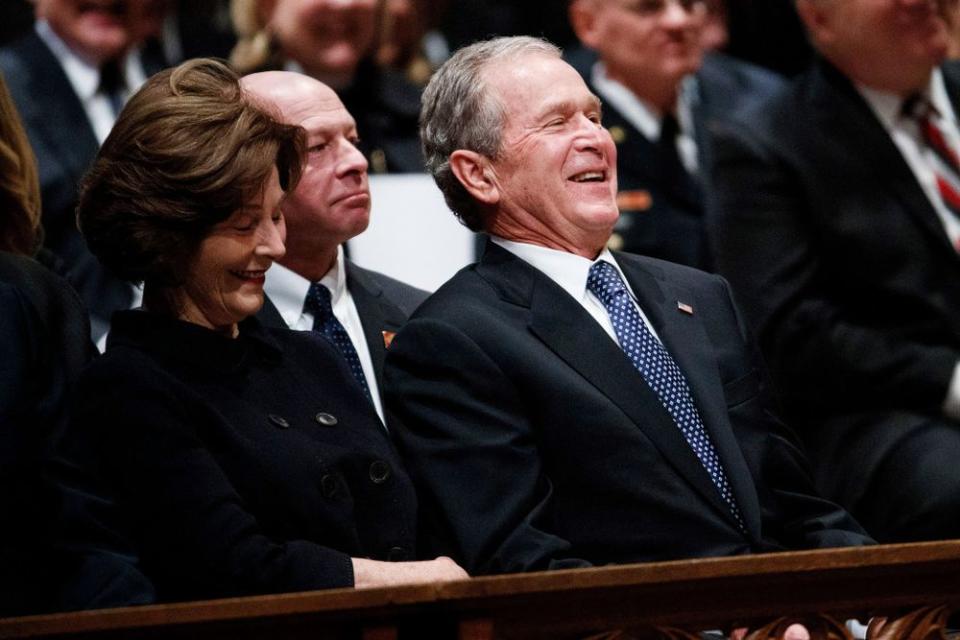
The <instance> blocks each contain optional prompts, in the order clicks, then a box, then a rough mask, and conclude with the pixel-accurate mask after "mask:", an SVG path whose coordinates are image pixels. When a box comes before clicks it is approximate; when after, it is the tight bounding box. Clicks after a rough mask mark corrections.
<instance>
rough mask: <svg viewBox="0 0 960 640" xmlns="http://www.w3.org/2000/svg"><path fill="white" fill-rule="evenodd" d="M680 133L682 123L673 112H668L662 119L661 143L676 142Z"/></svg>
mask: <svg viewBox="0 0 960 640" xmlns="http://www.w3.org/2000/svg"><path fill="white" fill-rule="evenodd" d="M679 133H680V123H679V122H677V118H676V117H675V116H674V115H673V114H672V113H668V114H666V115H664V116H663V118H661V119H660V143H661V144H666V143H670V144H674V143H675V142H676V140H677V135H679Z"/></svg>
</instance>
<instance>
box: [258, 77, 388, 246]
mask: <svg viewBox="0 0 960 640" xmlns="http://www.w3.org/2000/svg"><path fill="white" fill-rule="evenodd" d="M285 75H287V76H288V80H287V81H282V82H280V83H279V84H278V86H277V87H275V90H274V91H272V92H270V93H269V95H267V96H266V97H268V98H269V99H270V100H272V101H273V102H274V103H275V104H276V105H277V107H278V108H279V109H280V112H281V114H282V117H283V120H284V121H285V122H287V123H289V124H295V125H299V126H301V127H303V128H304V129H305V130H306V132H307V147H308V152H307V162H306V166H305V167H304V170H303V176H302V178H301V179H300V183H299V184H298V185H297V188H296V190H295V191H294V192H293V193H291V194H288V195H287V198H286V199H285V201H284V204H283V206H282V209H283V213H284V215H285V216H286V218H287V229H288V247H287V257H288V258H296V257H297V256H296V255H294V253H295V252H298V251H305V252H308V251H313V250H315V249H316V248H317V247H329V246H336V245H339V244H340V243H342V242H346V241H347V240H349V239H350V238H352V237H353V236H355V235H357V234H359V233H361V232H362V231H363V230H364V229H366V228H367V224H369V222H370V189H369V185H368V182H367V161H366V159H365V158H364V157H363V154H362V153H360V151H359V150H358V149H357V147H356V142H357V139H358V138H357V126H356V123H355V122H354V120H353V117H352V116H351V115H350V113H349V112H348V111H347V110H346V108H345V107H344V106H343V103H342V102H340V99H339V98H338V97H337V95H336V94H335V93H334V92H333V91H332V90H330V89H329V88H328V87H326V86H325V85H323V84H321V83H319V82H317V81H315V80H313V79H311V78H307V77H305V76H297V75H293V74H285ZM253 89H254V92H255V93H256V87H255V86H254V87H253ZM304 258H306V256H304Z"/></svg>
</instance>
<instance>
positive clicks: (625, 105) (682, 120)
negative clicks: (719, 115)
mask: <svg viewBox="0 0 960 640" xmlns="http://www.w3.org/2000/svg"><path fill="white" fill-rule="evenodd" d="M590 82H591V84H593V87H594V88H595V89H596V90H597V93H599V94H600V97H601V98H603V100H604V102H606V103H607V104H609V105H610V106H612V107H613V108H614V109H616V110H617V111H618V112H620V114H621V115H622V116H623V117H624V118H626V120H627V121H628V122H630V124H632V125H633V126H634V127H635V128H636V129H637V130H638V131H639V132H640V133H642V134H643V136H644V137H645V138H647V140H653V141H655V140H659V139H660V123H661V120H662V119H663V114H662V113H661V112H660V110H659V109H657V108H656V107H655V106H653V105H652V104H650V103H649V102H647V101H646V100H644V99H643V98H641V97H639V96H638V95H637V94H635V93H634V92H633V91H632V90H631V89H629V88H628V87H627V86H626V85H623V84H621V83H620V82H617V81H616V80H614V79H613V78H611V77H610V76H608V75H607V68H606V66H604V64H603V62H596V63H595V64H594V65H593V68H592V69H591V71H590ZM699 95H700V88H699V86H698V83H697V77H696V75H694V74H690V75H688V76H687V77H685V78H684V79H683V80H682V81H681V83H680V91H679V94H678V99H677V122H678V123H679V125H680V130H681V131H682V132H684V133H687V134H689V132H690V131H692V130H693V113H692V111H691V105H692V104H693V103H695V102H696V101H697V100H699Z"/></svg>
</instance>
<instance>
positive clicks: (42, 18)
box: [0, 0, 158, 340]
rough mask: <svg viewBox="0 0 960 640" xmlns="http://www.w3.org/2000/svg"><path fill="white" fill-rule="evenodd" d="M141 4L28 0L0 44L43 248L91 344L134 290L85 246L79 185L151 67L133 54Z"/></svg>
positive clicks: (130, 300) (1, 68) (130, 299)
mask: <svg viewBox="0 0 960 640" xmlns="http://www.w3.org/2000/svg"><path fill="white" fill-rule="evenodd" d="M141 8H142V6H141V4H140V0H119V1H114V0H109V1H108V0H36V2H35V4H34V9H35V15H36V22H35V24H34V28H33V29H32V30H31V31H29V32H28V33H27V34H26V35H25V36H23V37H22V38H20V39H19V40H16V41H14V42H12V43H10V44H8V45H7V46H4V47H3V48H0V71H2V72H3V73H4V75H5V76H6V78H7V81H8V82H9V85H10V92H11V94H12V95H13V99H14V102H15V103H16V105H17V108H18V110H19V111H20V114H21V115H22V117H23V121H24V125H25V127H26V131H27V136H28V138H29V139H30V142H31V144H32V146H33V149H34V152H35V153H36V157H37V164H38V168H39V178H40V189H41V193H42V196H43V198H42V200H43V216H42V221H43V229H44V244H45V246H46V247H47V248H49V249H50V250H51V251H52V252H53V253H54V254H55V255H56V256H57V258H58V259H59V260H61V261H62V269H63V270H64V271H65V273H66V274H67V276H68V279H69V280H70V282H71V284H73V286H74V287H75V288H76V290H77V291H78V293H79V294H80V296H81V298H82V299H83V301H84V303H85V305H86V306H87V309H88V311H89V312H90V314H91V330H92V336H93V338H94V339H95V340H98V339H100V338H101V337H102V336H103V335H104V334H105V333H106V331H107V328H108V326H109V319H110V314H111V313H112V312H113V311H114V310H115V309H121V308H128V307H130V306H132V305H133V304H134V303H135V302H136V300H137V298H138V295H139V294H138V292H137V291H136V290H135V289H134V288H133V287H131V286H130V285H129V284H127V283H124V282H122V281H121V280H120V279H119V278H117V277H116V275H115V274H112V273H110V272H109V271H108V270H105V269H104V268H103V267H102V266H101V265H100V264H99V263H98V262H97V261H96V260H95V259H94V258H93V256H92V255H91V254H90V251H89V250H88V249H87V246H86V244H85V243H84V241H83V237H82V236H81V235H80V233H79V231H78V230H77V226H76V221H75V219H74V209H75V207H76V202H77V184H78V183H79V181H80V178H81V177H82V175H83V173H84V172H85V171H86V170H87V168H88V167H89V164H90V162H91V161H92V160H93V157H94V155H95V154H96V151H97V148H98V147H99V145H100V143H101V142H103V140H104V139H105V138H106V137H107V134H108V133H109V132H110V128H111V126H112V125H113V122H114V120H115V118H116V114H117V112H118V111H119V109H120V108H121V106H122V104H123V101H124V100H125V99H126V98H127V96H129V95H130V93H131V92H132V91H134V90H135V89H136V88H137V87H138V86H140V84H141V83H142V82H143V81H144V80H145V79H146V77H147V76H148V75H150V73H152V72H153V71H156V70H158V69H157V68H156V67H154V68H151V67H150V66H149V65H147V64H145V62H146V61H144V60H143V59H142V58H141V56H140V55H139V51H138V50H137V49H136V45H137V44H138V39H139V38H140V37H141V36H142V31H141V27H140V26H139V22H138V21H139V19H140V18H141V17H142V14H141V11H140V10H141Z"/></svg>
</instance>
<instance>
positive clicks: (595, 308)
mask: <svg viewBox="0 0 960 640" xmlns="http://www.w3.org/2000/svg"><path fill="white" fill-rule="evenodd" d="M490 239H491V241H492V242H493V243H494V244H496V245H498V246H501V247H503V248H504V249H506V250H507V251H509V252H510V253H512V254H513V255H515V256H517V257H518V258H520V259H521V260H523V261H524V262H526V263H527V264H529V265H531V266H532V267H534V268H536V269H538V270H540V271H542V272H543V273H544V274H546V275H547V277H549V278H550V279H551V280H553V281H554V282H556V283H557V284H558V285H560V288H561V289H563V290H564V291H566V292H567V293H568V294H570V297H571V298H573V299H574V300H576V301H577V302H578V303H580V306H582V307H583V308H584V309H585V310H586V312H587V313H589V314H590V315H591V316H592V317H593V319H594V320H596V321H597V324H599V325H600V326H601V327H602V328H603V330H604V331H606V332H607V335H609V336H610V337H611V338H612V339H613V341H614V342H616V343H617V344H618V345H619V344H620V341H619V340H617V333H616V331H614V329H613V323H612V322H611V321H610V315H609V314H608V313H607V309H606V307H604V306H603V303H602V302H600V299H599V298H597V296H595V295H593V292H592V291H590V290H588V289H587V278H588V277H589V276H590V267H592V266H593V264H594V263H596V262H600V261H604V262H609V263H610V264H612V265H613V267H614V268H615V269H616V270H617V272H618V273H619V274H620V278H621V279H622V280H623V284H624V285H625V286H626V287H627V291H629V292H630V299H631V300H633V306H634V307H636V309H637V311H638V312H639V313H640V317H641V318H643V322H644V324H646V325H647V328H648V329H650V333H652V334H653V335H654V337H656V338H657V340H660V336H658V335H657V331H656V329H654V328H653V325H652V324H650V320H648V319H647V315H646V314H645V313H644V312H643V309H641V308H640V304H639V303H638V302H637V296H636V295H635V294H634V293H633V289H632V288H631V287H630V283H629V282H627V278H626V276H624V275H623V271H621V270H620V265H619V264H617V261H616V259H614V257H613V254H612V253H610V250H609V249H604V250H603V251H602V252H601V253H600V255H599V256H597V259H596V260H587V259H586V258H583V257H581V256H578V255H576V254H574V253H568V252H566V251H560V250H557V249H548V248H547V247H541V246H539V245H535V244H527V243H525V242H515V241H513V240H507V239H506V238H500V237H498V236H490Z"/></svg>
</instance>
